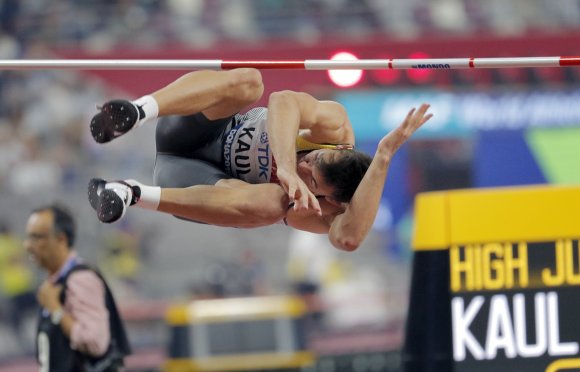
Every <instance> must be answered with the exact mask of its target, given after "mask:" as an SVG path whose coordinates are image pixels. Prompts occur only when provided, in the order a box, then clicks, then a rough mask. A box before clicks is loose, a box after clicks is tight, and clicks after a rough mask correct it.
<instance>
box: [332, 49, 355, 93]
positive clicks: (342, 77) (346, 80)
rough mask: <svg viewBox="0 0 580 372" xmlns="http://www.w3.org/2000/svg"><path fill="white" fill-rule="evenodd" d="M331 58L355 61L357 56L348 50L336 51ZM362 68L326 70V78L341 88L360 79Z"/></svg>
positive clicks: (350, 85) (349, 85)
mask: <svg viewBox="0 0 580 372" xmlns="http://www.w3.org/2000/svg"><path fill="white" fill-rule="evenodd" d="M330 59H331V60H347V61H356V60H358V57H357V56H355V55H354V54H352V53H350V52H337V53H335V54H334V55H333V56H332V57H330ZM362 77H363V70H328V78H329V79H330V81H332V82H333V83H334V84H335V85H337V86H339V87H341V88H350V87H353V86H355V85H357V84H358V83H360V81H361V80H362Z"/></svg>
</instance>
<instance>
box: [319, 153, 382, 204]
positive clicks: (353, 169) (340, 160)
mask: <svg viewBox="0 0 580 372" xmlns="http://www.w3.org/2000/svg"><path fill="white" fill-rule="evenodd" d="M336 151H339V153H340V155H339V156H337V157H335V160H334V161H333V162H324V161H321V162H320V171H321V174H322V177H324V180H325V181H326V182H327V183H328V184H329V185H330V186H332V187H333V188H334V193H333V194H332V195H331V197H332V198H334V199H335V200H336V201H338V202H341V203H348V202H349V201H350V199H352V196H353V195H354V192H355V191H356V189H357V187H358V185H359V184H360V182H361V181H362V179H363V177H364V175H365V173H366V172H367V169H368V168H369V166H370V165H371V161H372V160H373V158H372V157H370V156H369V155H368V154H366V153H364V152H361V151H356V150H336Z"/></svg>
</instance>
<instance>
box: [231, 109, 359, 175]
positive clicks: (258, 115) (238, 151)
mask: <svg viewBox="0 0 580 372" xmlns="http://www.w3.org/2000/svg"><path fill="white" fill-rule="evenodd" d="M267 114H268V109H267V108H265V107H256V108H253V109H251V110H250V111H248V112H247V113H246V114H244V115H239V114H238V115H236V116H235V117H234V125H233V127H232V129H231V130H230V131H229V133H228V135H227V137H226V140H225V142H224V167H225V171H226V172H227V173H228V174H229V175H231V176H232V177H235V178H238V179H240V180H242V181H246V182H248V183H253V184H256V183H270V182H274V183H278V178H277V177H276V163H275V161H274V158H273V156H272V151H271V149H270V142H269V141H268V132H267V131H266V117H267ZM321 148H333V149H338V148H352V146H351V145H320V144H315V143H312V142H308V141H306V140H305V139H303V138H302V137H298V138H297V139H296V151H297V152H299V151H306V150H315V149H321Z"/></svg>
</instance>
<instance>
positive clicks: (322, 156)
mask: <svg viewBox="0 0 580 372" xmlns="http://www.w3.org/2000/svg"><path fill="white" fill-rule="evenodd" d="M336 154H337V151H334V150H331V149H320V150H314V151H311V152H309V153H308V154H306V155H304V156H303V157H302V158H301V159H300V160H299V161H298V165H297V172H298V176H300V178H301V179H302V181H304V183H305V184H306V185H307V186H308V189H310V191H311V192H312V193H313V194H314V195H316V196H330V195H332V193H333V192H334V189H333V188H332V187H331V186H330V185H328V183H326V181H325V180H324V178H323V177H322V174H321V172H320V165H321V164H322V163H330V162H332V161H333V159H334V157H335V156H336Z"/></svg>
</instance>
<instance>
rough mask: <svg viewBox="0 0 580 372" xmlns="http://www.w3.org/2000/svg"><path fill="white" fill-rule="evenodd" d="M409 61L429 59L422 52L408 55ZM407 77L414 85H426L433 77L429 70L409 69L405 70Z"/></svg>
mask: <svg viewBox="0 0 580 372" xmlns="http://www.w3.org/2000/svg"><path fill="white" fill-rule="evenodd" d="M409 58H410V59H426V58H430V56H429V55H428V54H427V53H423V52H415V53H411V55H409ZM407 76H408V77H409V79H410V80H411V81H412V82H413V83H416V84H425V83H428V82H429V81H430V80H431V78H432V77H433V70H430V69H416V70H415V69H410V70H407Z"/></svg>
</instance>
